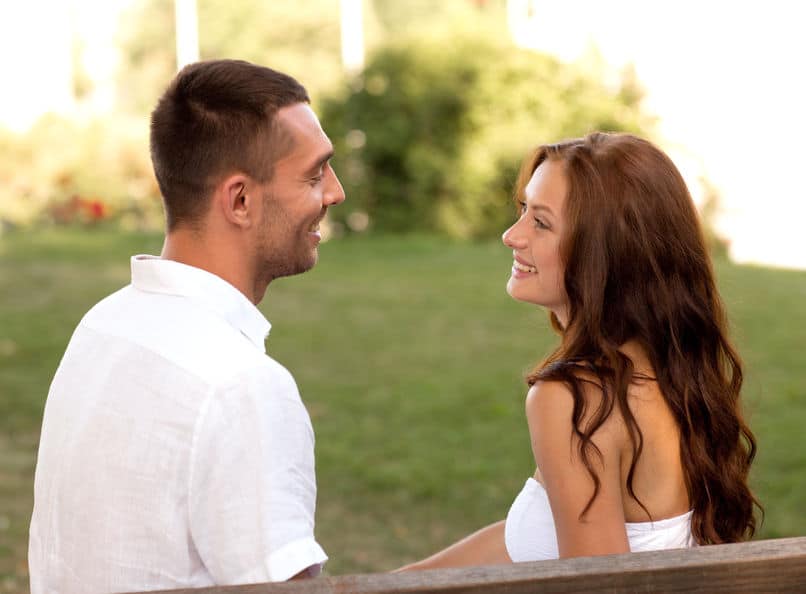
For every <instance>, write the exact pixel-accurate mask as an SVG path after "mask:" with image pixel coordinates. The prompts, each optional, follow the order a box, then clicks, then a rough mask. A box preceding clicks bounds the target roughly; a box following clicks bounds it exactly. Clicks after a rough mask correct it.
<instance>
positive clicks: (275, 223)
mask: <svg viewBox="0 0 806 594" xmlns="http://www.w3.org/2000/svg"><path fill="white" fill-rule="evenodd" d="M308 103H309V99H308V95H307V93H306V91H305V89H304V88H303V87H302V86H301V85H300V84H299V83H298V82H297V81H295V80H294V79H292V78H291V77H289V76H286V75H284V74H281V73H279V72H275V71H273V70H270V69H268V68H264V67H260V66H256V65H253V64H249V63H246V62H241V61H233V60H220V61H211V62H201V63H197V64H193V65H190V66H188V67H186V68H185V69H183V70H182V71H181V72H180V73H179V74H178V75H177V76H176V78H175V79H174V81H173V82H172V83H171V85H170V87H169V88H168V90H167V91H166V92H165V94H164V95H163V96H162V98H161V99H160V101H159V103H158V105H157V107H156V109H155V110H154V112H153V113H152V120H151V156H152V161H153V164H154V171H155V173H156V177H157V181H158V182H159V186H160V190H161V193H162V195H163V200H164V205H165V212H166V219H167V233H166V238H165V243H164V247H163V250H162V255H161V256H160V257H153V256H135V257H133V258H132V262H131V267H132V282H131V284H130V285H129V286H127V287H125V288H123V289H121V290H120V291H118V292H117V293H114V294H113V295H111V296H109V297H107V298H106V299H104V300H103V301H101V302H100V303H99V304H97V305H96V306H95V307H94V308H92V310H90V312H89V313H88V314H87V315H86V316H85V317H84V319H83V320H82V321H81V323H80V324H79V326H78V328H77V329H76V331H75V333H74V335H73V337H72V339H71V341H70V344H69V346H68V347H67V351H66V352H65V355H64V358H63V360H62V362H61V365H60V366H59V369H58V371H57V372H56V376H55V377H54V379H53V383H52V385H51V388H50V392H49V394H48V400H47V404H46V407H45V415H44V420H43V425H42V434H41V439H40V447H39V458H38V463H37V469H36V481H35V488H34V512H33V517H32V520H31V533H30V544H29V565H30V576H31V591H32V593H33V594H41V593H45V592H47V593H56V592H58V593H70V592H82V593H84V594H90V593H93V592H120V591H133V590H157V589H167V588H183V587H201V586H208V585H213V584H238V583H254V582H265V581H278V580H286V579H289V578H292V577H295V576H306V575H315V574H316V573H318V570H319V568H320V567H321V565H322V564H323V563H324V561H325V560H326V559H327V557H326V555H325V553H324V551H323V550H322V549H321V547H320V546H319V545H318V544H317V542H316V541H315V540H314V536H313V524H314V507H315V499H316V482H315V477H314V457H313V445H314V442H313V431H312V428H311V424H310V419H309V417H308V414H307V412H306V410H305V408H304V406H303V404H302V402H301V400H300V397H299V393H298V391H297V387H296V384H295V383H294V380H293V378H292V376H291V375H290V374H289V373H288V371H286V369H284V368H283V367H282V366H281V365H279V364H278V363H276V362H275V361H273V360H272V359H270V358H269V357H267V356H266V354H265V347H264V344H263V342H264V340H265V337H266V335H267V334H268V331H269V328H270V324H269V322H268V321H267V320H266V319H265V318H264V317H263V316H262V315H261V313H260V312H259V311H258V309H257V307H256V304H257V303H259V302H260V301H261V299H262V298H263V295H264V293H265V291H266V288H267V286H268V285H269V283H270V282H271V281H272V280H274V279H275V278H278V277H281V276H288V275H291V274H298V273H301V272H305V271H306V270H308V269H310V268H311V267H312V266H313V265H314V264H315V263H316V260H317V246H318V244H319V241H320V233H319V224H320V222H321V221H322V219H323V217H324V216H325V213H326V211H327V208H328V207H329V206H331V205H334V204H338V203H340V202H342V201H343V200H344V192H343V190H342V187H341V184H340V183H339V180H338V179H337V178H336V174H335V173H334V172H333V169H332V168H331V166H330V158H331V156H332V155H333V148H332V145H331V143H330V141H329V140H328V138H327V136H326V135H325V133H324V132H323V131H322V128H321V127H320V125H319V122H318V120H317V118H316V116H315V115H314V113H313V111H312V110H311V109H310V107H309V105H308Z"/></svg>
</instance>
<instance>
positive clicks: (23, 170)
mask: <svg viewBox="0 0 806 594" xmlns="http://www.w3.org/2000/svg"><path fill="white" fill-rule="evenodd" d="M147 135H148V128H147V122H144V121H140V120H130V119H126V118H123V117H120V116H117V117H113V116H109V117H103V118H101V117H98V118H94V119H90V120H85V121H80V120H74V119H66V118H63V117H59V116H55V115H48V116H45V117H43V118H41V119H40V120H39V121H38V122H37V123H36V124H35V125H34V126H33V128H31V130H30V131H28V132H27V133H25V134H13V133H11V132H2V131H0V151H2V153H3V159H2V161H0V221H2V222H4V224H5V225H11V226H27V225H31V224H48V223H59V224H98V223H101V222H104V221H114V222H116V223H120V224H122V225H123V226H124V227H129V228H159V227H161V226H162V204H161V202H160V199H159V196H160V194H159V189H158V187H157V184H156V181H155V179H154V175H153V173H152V170H151V162H150V159H149V152H148V136H147Z"/></svg>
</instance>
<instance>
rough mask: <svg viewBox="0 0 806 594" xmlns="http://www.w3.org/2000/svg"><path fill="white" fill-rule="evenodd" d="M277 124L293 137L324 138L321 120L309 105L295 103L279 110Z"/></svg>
mask: <svg viewBox="0 0 806 594" xmlns="http://www.w3.org/2000/svg"><path fill="white" fill-rule="evenodd" d="M275 117H276V118H277V123H278V124H279V125H280V126H282V127H283V128H285V130H287V131H288V132H289V133H291V134H292V135H293V136H295V137H296V136H298V135H302V136H317V135H322V136H324V134H325V133H324V131H323V130H322V126H321V124H320V123H319V118H317V117H316V114H315V113H314V112H313V110H312V109H311V107H310V105H308V104H307V103H294V104H293V105H287V106H285V107H281V108H280V109H278V110H277V115H276V116H275Z"/></svg>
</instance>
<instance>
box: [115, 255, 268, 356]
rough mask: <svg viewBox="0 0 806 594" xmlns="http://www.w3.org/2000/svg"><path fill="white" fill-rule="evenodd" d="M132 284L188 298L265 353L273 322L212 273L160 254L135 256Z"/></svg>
mask: <svg viewBox="0 0 806 594" xmlns="http://www.w3.org/2000/svg"><path fill="white" fill-rule="evenodd" d="M131 266H132V285H133V286H134V287H135V288H137V289H139V290H141V291H146V292H149V293H164V294H166V295H179V296H182V297H188V298H190V299H193V300H194V301H197V302H199V303H201V304H202V305H203V306H204V307H205V308H206V309H208V310H210V311H212V312H214V313H215V314H217V315H219V316H220V317H222V318H224V319H225V320H226V321H227V322H229V323H230V324H231V325H232V326H234V327H235V328H236V329H237V330H239V331H240V332H241V333H242V334H244V336H246V337H247V338H248V339H249V340H250V341H252V342H253V343H254V344H255V346H256V347H258V348H259V349H260V350H261V351H263V352H264V353H265V352H266V345H265V344H264V341H265V340H266V337H267V336H268V335H269V330H271V324H270V323H269V321H268V320H267V319H266V318H265V317H264V316H263V314H262V313H260V310H259V309H258V308H257V307H255V305H254V304H253V303H252V302H251V301H249V299H247V298H246V295H244V294H243V293H241V292H240V291H239V290H238V289H236V288H235V287H234V286H232V285H231V284H229V283H228V282H227V281H225V280H224V279H222V278H221V277H219V276H216V275H215V274H212V273H211V272H207V271H206V270H202V269H201V268H196V267H194V266H188V265H187V264H182V263H181V262H175V261H173V260H164V259H162V258H160V257H157V256H147V255H137V256H132V259H131Z"/></svg>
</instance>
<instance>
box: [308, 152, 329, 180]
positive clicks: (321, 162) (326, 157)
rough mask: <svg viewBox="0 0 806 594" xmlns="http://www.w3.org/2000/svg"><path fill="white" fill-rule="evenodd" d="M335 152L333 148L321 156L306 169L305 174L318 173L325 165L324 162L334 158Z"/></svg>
mask: <svg viewBox="0 0 806 594" xmlns="http://www.w3.org/2000/svg"><path fill="white" fill-rule="evenodd" d="M333 154H334V152H333V149H330V150H329V151H328V152H327V153H325V154H324V155H322V156H321V157H319V158H318V159H317V160H316V162H315V163H314V164H313V165H311V166H310V167H308V169H306V170H305V174H306V175H308V174H310V175H314V174H316V173H318V172H319V170H320V169H321V168H322V167H323V166H324V164H325V163H327V162H328V161H330V159H332V158H333Z"/></svg>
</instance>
